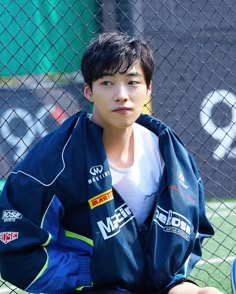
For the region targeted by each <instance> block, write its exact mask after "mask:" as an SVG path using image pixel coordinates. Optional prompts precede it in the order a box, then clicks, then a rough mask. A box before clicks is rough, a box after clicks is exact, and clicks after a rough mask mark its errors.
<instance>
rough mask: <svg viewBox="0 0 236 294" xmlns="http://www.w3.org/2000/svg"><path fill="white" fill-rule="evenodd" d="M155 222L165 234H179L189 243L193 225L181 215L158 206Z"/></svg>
mask: <svg viewBox="0 0 236 294" xmlns="http://www.w3.org/2000/svg"><path fill="white" fill-rule="evenodd" d="M153 220H154V222H156V223H157V224H158V226H159V227H160V228H162V230H163V231H164V232H167V233H173V234H177V235H179V236H181V237H182V238H184V239H185V240H187V241H189V240H190V235H191V228H192V224H191V222H190V221H189V220H188V219H187V218H186V217H184V216H183V215H181V214H180V213H177V212H175V211H173V210H168V211H167V210H164V209H163V208H161V207H160V206H159V205H158V206H157V209H156V213H155V216H154V219H153Z"/></svg>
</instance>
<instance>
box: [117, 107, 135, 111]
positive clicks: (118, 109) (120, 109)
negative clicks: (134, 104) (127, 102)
mask: <svg viewBox="0 0 236 294" xmlns="http://www.w3.org/2000/svg"><path fill="white" fill-rule="evenodd" d="M130 110H131V108H130V107H117V108H115V109H113V110H112V112H127V111H130Z"/></svg>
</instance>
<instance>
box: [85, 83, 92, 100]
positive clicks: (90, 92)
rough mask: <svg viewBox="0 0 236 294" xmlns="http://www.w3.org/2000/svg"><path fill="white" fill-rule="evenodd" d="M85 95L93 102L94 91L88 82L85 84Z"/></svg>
mask: <svg viewBox="0 0 236 294" xmlns="http://www.w3.org/2000/svg"><path fill="white" fill-rule="evenodd" d="M84 96H85V97H86V98H87V99H88V100H89V101H90V102H93V92H92V90H91V88H90V86H89V85H88V84H85V85H84Z"/></svg>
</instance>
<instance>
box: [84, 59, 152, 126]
mask: <svg viewBox="0 0 236 294" xmlns="http://www.w3.org/2000/svg"><path fill="white" fill-rule="evenodd" d="M84 94H85V96H86V97H87V98H88V99H89V101H91V102H92V103H93V115H92V118H93V121H94V122H96V123H97V124H98V125H100V126H101V127H103V128H107V127H108V128H127V127H129V126H131V125H132V124H133V122H135V121H136V119H137V118H138V117H139V115H140V114H141V112H142V109H143V106H144V103H145V99H146V97H147V96H148V95H150V94H151V86H150V87H149V88H147V85H146V82H145V78H144V74H143V70H142V68H141V66H140V64H139V63H138V62H137V63H135V64H134V65H133V66H132V67H131V68H130V69H129V70H128V71H127V72H125V73H116V74H110V73H104V76H103V77H101V78H99V79H98V80H96V81H94V82H93V85H92V91H91V89H90V87H89V86H88V85H85V89H84Z"/></svg>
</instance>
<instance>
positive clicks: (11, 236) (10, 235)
mask: <svg viewBox="0 0 236 294" xmlns="http://www.w3.org/2000/svg"><path fill="white" fill-rule="evenodd" d="M18 237H19V233H18V232H2V233H0V241H2V243H4V244H7V243H9V242H11V241H14V240H16V239H18Z"/></svg>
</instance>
